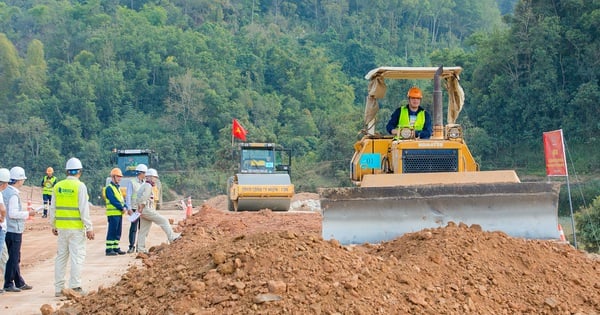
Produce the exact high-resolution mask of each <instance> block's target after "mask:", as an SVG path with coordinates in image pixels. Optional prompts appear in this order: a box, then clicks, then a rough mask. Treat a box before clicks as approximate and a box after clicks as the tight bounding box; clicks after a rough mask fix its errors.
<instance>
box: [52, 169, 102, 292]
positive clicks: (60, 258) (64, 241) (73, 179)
mask: <svg viewBox="0 0 600 315" xmlns="http://www.w3.org/2000/svg"><path fill="white" fill-rule="evenodd" d="M82 169H83V166H82V165H81V161H80V160H79V159H77V158H71V159H69V160H68V161H67V165H66V171H67V178H66V179H63V180H61V181H60V182H58V183H56V185H54V189H53V191H52V201H51V202H50V211H49V213H48V216H49V219H50V224H51V225H52V234H54V235H57V236H58V246H57V250H56V260H55V261H54V292H55V293H54V294H55V296H57V297H59V296H62V289H63V288H64V285H65V274H66V270H67V263H68V262H69V261H70V265H71V275H70V277H69V278H70V279H69V287H70V288H71V289H73V290H74V291H75V292H78V293H83V292H84V291H83V290H82V288H81V270H82V267H83V262H84V260H85V255H86V248H85V240H86V238H87V239H88V240H93V239H94V230H93V228H92V219H91V218H90V205H89V202H88V199H89V197H88V190H87V187H86V185H85V184H84V183H83V182H81V181H80V180H79V178H80V177H81V171H82Z"/></svg>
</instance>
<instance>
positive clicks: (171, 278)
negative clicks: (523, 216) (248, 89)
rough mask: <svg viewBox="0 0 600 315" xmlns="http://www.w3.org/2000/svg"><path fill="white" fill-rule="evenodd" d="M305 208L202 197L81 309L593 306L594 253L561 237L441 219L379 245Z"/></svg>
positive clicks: (598, 280) (550, 310) (571, 309)
mask: <svg viewBox="0 0 600 315" xmlns="http://www.w3.org/2000/svg"><path fill="white" fill-rule="evenodd" d="M320 228H321V215H320V214H319V213H310V212H297V213H294V212H283V213H282V212H271V211H268V210H266V211H259V212H241V213H229V212H225V211H221V210H218V209H215V208H213V207H211V206H209V205H208V204H204V205H203V206H202V209H201V210H200V211H199V213H197V214H195V215H194V216H193V217H192V218H190V219H187V220H186V221H185V223H184V234H183V237H182V239H180V240H178V241H177V242H175V243H174V244H172V245H170V246H164V247H157V248H153V252H152V253H151V254H150V256H149V257H142V258H143V259H144V260H143V261H144V267H143V268H140V267H131V268H130V269H129V270H128V272H127V273H126V274H125V275H123V277H122V279H121V280H120V281H119V282H118V283H117V284H116V285H115V286H113V287H110V288H100V289H99V290H98V291H96V292H92V293H90V294H89V295H87V296H85V297H81V298H75V299H74V300H73V301H71V302H70V303H69V304H68V305H64V306H63V307H62V309H61V310H62V311H68V310H70V311H72V312H79V313H82V314H92V313H93V314H282V313H289V314H406V313H410V314H441V313H443V314H465V313H471V314H598V313H599V312H600V300H599V298H598V292H600V277H599V276H598V275H599V272H600V262H599V261H597V260H591V259H588V258H586V255H585V254H584V253H582V252H579V251H577V250H575V249H573V248H571V247H569V246H568V245H564V244H558V243H553V242H542V241H526V240H521V239H514V238H510V237H508V236H506V235H505V234H503V233H489V232H482V231H481V230H480V229H478V228H476V227H473V228H468V227H466V226H462V225H459V226H448V227H445V228H438V229H430V230H425V231H421V232H418V233H412V234H406V235H404V236H403V237H401V238H398V239H396V240H394V241H391V242H386V243H383V244H379V245H362V246H351V247H344V246H340V245H339V244H338V243H337V242H336V241H324V240H322V239H321V236H320V233H321V231H320Z"/></svg>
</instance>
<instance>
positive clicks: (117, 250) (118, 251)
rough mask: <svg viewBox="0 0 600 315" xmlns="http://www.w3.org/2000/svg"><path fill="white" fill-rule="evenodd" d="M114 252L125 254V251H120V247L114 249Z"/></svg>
mask: <svg viewBox="0 0 600 315" xmlns="http://www.w3.org/2000/svg"><path fill="white" fill-rule="evenodd" d="M115 253H117V254H119V255H125V254H126V253H125V252H124V251H122V250H121V249H120V248H118V249H115Z"/></svg>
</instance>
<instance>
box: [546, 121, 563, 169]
mask: <svg viewBox="0 0 600 315" xmlns="http://www.w3.org/2000/svg"><path fill="white" fill-rule="evenodd" d="M544 153H545V157H546V175H548V176H567V175H568V173H567V160H566V158H565V144H564V141H563V133H562V129H559V130H554V131H548V132H544Z"/></svg>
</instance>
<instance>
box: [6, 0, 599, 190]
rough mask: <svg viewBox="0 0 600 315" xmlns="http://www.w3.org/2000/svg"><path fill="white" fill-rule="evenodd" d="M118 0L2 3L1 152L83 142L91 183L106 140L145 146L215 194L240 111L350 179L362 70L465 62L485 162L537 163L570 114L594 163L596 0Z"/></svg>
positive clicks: (474, 133) (472, 119) (58, 152)
mask: <svg viewBox="0 0 600 315" xmlns="http://www.w3.org/2000/svg"><path fill="white" fill-rule="evenodd" d="M117 3H118V4H119V5H118V6H115V5H114V4H115V2H103V1H98V0H93V1H86V2H80V1H79V2H77V1H76V2H64V1H62V2H52V1H50V2H48V1H46V2H39V1H33V2H23V1H5V2H1V3H0V119H2V123H3V124H2V125H1V127H0V139H1V140H0V154H1V155H2V156H3V162H2V163H3V164H5V165H13V164H15V165H16V164H17V163H21V164H23V166H24V167H25V169H26V170H27V171H28V172H33V173H36V174H37V173H41V172H43V170H44V169H45V167H47V166H48V165H52V166H55V167H57V168H58V169H61V168H62V165H63V164H64V162H65V161H66V160H67V159H68V158H69V157H71V156H77V157H79V158H81V159H82V162H83V163H84V165H85V168H86V173H85V177H84V179H85V181H86V182H87V183H88V185H89V186H90V187H91V189H92V190H93V191H94V194H97V192H98V190H99V187H102V186H103V184H104V178H105V176H106V173H107V172H108V170H110V168H111V167H112V165H111V164H110V159H109V156H110V153H109V152H110V150H111V149H112V148H121V149H125V148H149V149H154V150H155V151H156V152H158V154H159V157H160V169H159V171H160V172H161V173H162V174H165V177H164V182H165V185H167V186H168V187H169V188H170V189H173V190H175V191H177V192H185V194H190V195H197V196H207V195H210V194H211V193H215V192H223V191H224V187H225V186H224V185H225V179H226V178H227V177H228V176H230V175H231V174H232V173H233V172H234V169H235V166H234V163H232V162H231V161H230V156H231V155H230V153H231V152H230V151H231V121H232V119H233V118H236V119H238V120H239V121H240V122H241V123H242V125H243V126H244V127H245V128H246V129H247V130H248V139H249V141H265V142H267V141H268V142H277V143H281V144H283V145H284V146H285V147H287V148H291V149H293V158H294V164H295V165H294V168H293V178H294V182H295V184H296V186H297V187H298V190H308V191H314V190H315V189H316V188H318V187H322V186H338V185H350V183H349V182H348V162H349V160H350V158H351V156H352V153H353V143H354V141H356V139H357V137H358V131H359V130H360V128H361V127H362V115H363V106H364V97H365V94H366V88H367V82H366V80H364V75H365V74H366V72H367V71H369V70H370V69H372V68H374V67H377V66H384V65H385V66H432V65H459V66H463V67H464V69H465V70H464V72H463V74H462V76H461V79H462V84H463V87H464V88H465V91H466V96H467V97H466V104H465V108H464V109H463V112H462V114H461V115H462V116H461V117H460V118H459V122H460V123H461V124H463V126H464V127H465V132H466V138H467V140H468V141H469V144H470V146H471V150H472V152H473V154H474V155H475V156H476V157H478V160H479V161H480V163H481V165H482V168H483V169H497V168H502V169H504V168H515V169H518V170H519V172H520V173H525V174H534V175H540V174H541V173H542V172H543V169H544V167H543V157H542V153H541V134H542V132H543V131H547V130H551V129H558V128H562V129H564V130H565V136H566V139H567V141H568V144H570V147H571V148H572V149H573V150H572V152H570V155H571V156H573V161H574V164H575V169H577V170H581V171H582V172H584V173H585V174H586V175H588V176H589V177H592V176H594V175H595V174H597V170H596V166H597V165H598V161H599V160H600V158H599V156H600V153H596V152H590V150H586V148H589V147H593V146H594V145H597V144H598V139H597V134H599V131H600V130H599V129H600V124H598V122H597V121H596V120H597V119H596V117H598V116H599V114H600V112H599V109H598V106H595V105H596V104H598V102H599V101H600V90H599V88H598V84H597V82H598V73H600V71H598V70H600V69H598V64H597V63H593V62H590V60H598V56H597V52H598V51H600V49H599V48H600V47H598V45H600V44H599V43H598V41H597V30H598V26H599V25H598V21H599V20H600V19H598V18H597V17H598V16H599V15H600V13H598V12H600V9H599V7H598V3H597V2H590V1H566V2H561V3H560V4H558V5H556V6H554V5H552V3H546V2H543V1H542V2H533V1H520V2H518V3H517V4H516V6H515V3H516V1H513V0H505V1H494V0H460V1H459V0H457V1H446V0H440V1H438V0H436V1H414V0H390V1H363V2H361V1H291V0H283V1H273V2H270V1H246V0H236V1H207V0H200V1H183V0H166V1H158V2H157V1H142V2H131V1H121V2H117ZM496 4H497V5H496ZM513 8H514V10H513ZM500 12H503V13H506V12H512V15H510V16H505V17H504V19H503V17H502V16H501V15H500ZM503 20H504V21H506V22H503ZM406 88H407V87H406V86H404V85H398V86H391V87H390V88H389V94H391V95H393V94H396V95H397V97H396V98H394V97H392V98H391V100H390V101H389V103H388V104H381V105H382V108H381V111H380V115H381V116H380V117H387V116H389V114H390V113H391V111H392V110H394V109H395V108H396V107H397V106H398V105H399V104H400V102H402V101H404V93H405V92H403V91H405V90H406ZM386 115H387V116H386ZM383 124H385V122H381V121H380V122H379V124H378V126H377V127H378V129H379V130H378V131H383V126H382V125H383ZM88 169H89V171H88ZM298 174H301V176H298Z"/></svg>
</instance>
